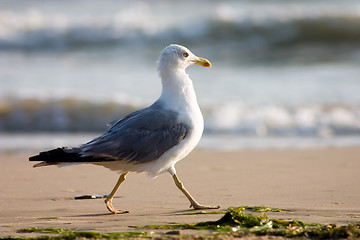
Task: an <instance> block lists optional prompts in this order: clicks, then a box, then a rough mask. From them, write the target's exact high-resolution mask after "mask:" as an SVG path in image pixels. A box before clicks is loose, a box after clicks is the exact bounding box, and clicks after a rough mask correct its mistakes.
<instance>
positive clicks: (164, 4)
mask: <svg viewBox="0 0 360 240" xmlns="http://www.w3.org/2000/svg"><path fill="white" fill-rule="evenodd" d="M171 43H178V44H182V45H185V46H187V47H188V48H190V49H191V50H192V51H193V52H194V53H195V54H196V55H198V56H201V57H205V58H208V59H209V60H210V61H211V62H212V64H213V67H212V68H201V67H199V66H193V67H190V68H189V69H188V70H187V72H188V73H189V74H190V76H191V78H192V79H193V82H194V87H195V90H196V92H197V96H198V101H199V104H200V107H201V109H202V111H203V115H204V118H205V133H204V138H203V140H202V141H201V142H200V147H202V148H211V149H213V148H218V149H239V148H266V147H312V146H349V145H360V67H359V66H360V2H359V1H357V0H356V1H355V0H352V1H351V0H344V1H336V0H315V1H306V0H305V1H304V0H302V1H300V0H277V1H270V0H266V1H265V0H262V1H261V0H259V1H205V0H202V1H181V2H179V1H160V0H158V1H151V2H150V1H138V0H136V1H125V0H123V1H118V0H116V1H115V0H105V1H95V0H86V1H85V0H77V1H65V2H64V1H60V0H54V1H39V0H26V1H25V0H18V1H11V0H0V150H5V151H6V150H11V149H16V150H21V149H27V150H28V149H41V148H43V147H49V148H50V147H56V146H57V145H72V144H80V143H82V141H87V140H90V139H91V138H92V137H95V136H96V135H97V134H99V133H100V132H102V131H104V130H105V129H106V128H107V126H106V123H107V122H111V121H112V120H114V119H117V118H120V117H121V116H123V115H125V114H127V113H129V112H131V111H134V110H136V109H139V108H142V107H145V106H148V105H150V104H151V103H153V101H155V100H156V99H157V97H158V96H159V95H160V91H161V85H160V80H159V77H158V75H157V72H156V60H157V58H158V57H159V54H160V52H161V50H162V49H163V48H164V47H166V46H167V45H169V44H171ZM31 140H33V141H31ZM30 141H31V143H30Z"/></svg>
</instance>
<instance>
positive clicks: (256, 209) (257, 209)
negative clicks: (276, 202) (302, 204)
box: [242, 205, 289, 212]
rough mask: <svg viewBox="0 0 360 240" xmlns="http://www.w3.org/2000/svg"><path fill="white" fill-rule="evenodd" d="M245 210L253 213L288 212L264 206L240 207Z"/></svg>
mask: <svg viewBox="0 0 360 240" xmlns="http://www.w3.org/2000/svg"><path fill="white" fill-rule="evenodd" d="M242 207H243V208H244V209H245V210H249V211H253V212H288V211H289V210H285V209H280V208H271V207H267V206H265V205H261V206H253V207H250V206H242Z"/></svg>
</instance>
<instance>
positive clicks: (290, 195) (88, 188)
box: [0, 147, 360, 236]
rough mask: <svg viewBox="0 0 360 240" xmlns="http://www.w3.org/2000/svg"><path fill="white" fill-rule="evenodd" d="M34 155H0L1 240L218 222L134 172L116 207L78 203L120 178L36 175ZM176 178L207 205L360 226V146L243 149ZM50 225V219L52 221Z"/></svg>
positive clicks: (76, 169)
mask: <svg viewBox="0 0 360 240" xmlns="http://www.w3.org/2000/svg"><path fill="white" fill-rule="evenodd" d="M31 154H35V153H29V154H24V153H16V154H15V153H12V154H1V155H0V164H1V169H0V171H1V172H0V189H1V191H0V236H10V235H11V236H31V234H30V235H29V234H24V233H17V230H18V229H20V228H28V227H39V228H45V227H53V228H67V229H73V230H79V231H99V232H120V231H136V229H133V228H129V226H131V225H135V226H141V225H146V224H168V223H171V222H181V223H194V222H199V221H204V220H216V219H219V218H220V216H221V215H184V213H188V212H193V210H189V209H188V207H189V203H188V200H187V199H186V198H185V196H183V195H182V193H181V192H180V191H179V190H178V189H177V188H176V186H175V185H174V183H173V181H172V178H171V177H170V175H169V174H164V175H161V176H159V177H158V178H156V179H151V178H149V177H148V176H147V175H146V174H143V173H142V174H135V173H130V174H129V175H128V178H127V180H126V181H125V182H124V184H123V185H122V186H121V187H120V189H119V191H118V193H117V198H116V199H114V206H115V208H119V209H122V210H129V211H130V213H128V214H124V215H112V214H109V213H108V212H107V209H106V208H105V204H104V202H103V199H94V200H73V198H74V196H76V195H83V194H104V193H108V192H110V191H111V189H112V188H113V186H114V185H115V183H116V181H117V178H118V174H117V173H115V172H111V171H109V170H107V169H105V168H102V167H98V166H92V165H79V166H72V167H63V168H58V167H54V166H52V167H42V168H36V169H34V168H32V165H33V163H30V162H29V161H28V157H29V155H31ZM177 172H178V175H179V178H180V179H181V180H182V181H183V183H184V184H185V186H186V187H187V189H188V190H189V191H190V192H191V193H192V195H193V196H194V197H195V198H196V199H197V200H198V201H199V202H201V203H203V204H219V205H220V206H221V210H226V208H228V207H230V206H242V205H248V206H258V205H266V206H269V207H277V208H282V209H288V210H291V212H280V213H267V215H269V216H271V217H276V218H281V219H299V220H303V221H306V222H320V223H336V224H340V225H343V224H349V223H352V222H360V147H347V148H345V147H344V148H326V149H325V148H324V149H301V150H244V151H238V152H215V151H202V150H197V151H195V152H193V153H192V154H191V155H190V156H188V157H187V158H186V159H184V160H182V161H181V162H179V163H178V164H177ZM48 218H52V219H48ZM139 231H141V230H139Z"/></svg>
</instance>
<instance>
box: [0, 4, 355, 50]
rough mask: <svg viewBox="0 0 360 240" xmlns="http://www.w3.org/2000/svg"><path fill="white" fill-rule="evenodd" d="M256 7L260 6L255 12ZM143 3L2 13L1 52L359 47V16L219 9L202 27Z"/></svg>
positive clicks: (335, 11)
mask: <svg viewBox="0 0 360 240" xmlns="http://www.w3.org/2000/svg"><path fill="white" fill-rule="evenodd" d="M255 7H256V6H255ZM166 20H167V19H164V18H162V17H161V16H157V15H156V13H154V12H152V11H151V8H150V6H149V5H147V4H145V3H143V4H138V5H135V6H134V7H132V8H130V9H125V10H123V11H119V12H117V13H114V14H112V15H109V16H104V15H101V16H96V17H94V16H92V15H90V14H83V15H79V16H78V15H75V16H72V15H67V14H60V13H59V14H46V13H44V12H41V11H39V10H31V9H29V10H27V11H25V12H24V13H17V12H14V11H6V10H3V11H1V10H0V50H2V51H11V50H16V49H21V50H24V49H26V50H33V51H36V50H44V49H69V48H76V47H83V46H88V47H89V46H104V45H116V46H121V47H126V46H130V45H134V44H144V45H145V46H148V45H149V44H156V43H157V42H159V41H164V40H166V41H172V40H175V39H176V40H177V42H201V43H209V44H211V43H217V44H219V43H220V42H221V43H228V42H235V43H237V44H242V45H244V46H246V47H248V48H258V47H266V46H274V45H275V46H276V45H279V44H281V45H289V44H309V43H311V44H314V43H325V44H333V43H342V44H349V43H351V44H356V45H359V40H360V28H359V26H360V13H359V12H358V11H356V9H354V11H352V12H348V11H345V12H342V11H338V9H336V8H333V9H328V10H326V9H325V10H323V11H320V10H318V9H317V8H316V7H314V8H309V7H307V8H304V9H301V8H300V9H299V8H294V7H293V8H289V9H286V8H284V7H283V8H277V9H276V8H268V9H263V11H255V10H251V9H250V10H249V9H241V8H239V9H234V8H232V7H230V6H228V5H225V4H224V5H220V6H219V7H217V10H216V13H215V14H214V15H210V14H209V16H207V17H205V19H203V20H202V21H197V22H196V23H194V22H193V21H190V22H189V21H188V22H183V21H178V22H176V21H166Z"/></svg>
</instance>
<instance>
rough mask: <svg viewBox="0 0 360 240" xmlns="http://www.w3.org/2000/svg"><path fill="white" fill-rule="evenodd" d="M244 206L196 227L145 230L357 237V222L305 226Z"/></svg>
mask: <svg viewBox="0 0 360 240" xmlns="http://www.w3.org/2000/svg"><path fill="white" fill-rule="evenodd" d="M244 210H245V207H231V208H229V209H228V210H227V212H226V213H225V214H224V216H222V217H221V218H220V219H219V220H217V221H206V222H199V223H195V224H170V225H147V226H144V228H147V229H172V230H174V229H196V230H212V231H215V232H220V233H225V234H231V236H233V237H241V236H246V235H251V234H253V235H268V236H281V237H305V238H310V239H329V238H331V239H339V238H347V237H352V238H358V237H360V223H356V224H350V225H347V226H336V225H335V224H327V225H324V224H319V223H313V224H307V223H305V222H303V221H300V220H291V221H286V220H280V219H271V218H269V217H268V216H266V215H265V214H264V213H262V214H260V215H253V214H246V213H244Z"/></svg>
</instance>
